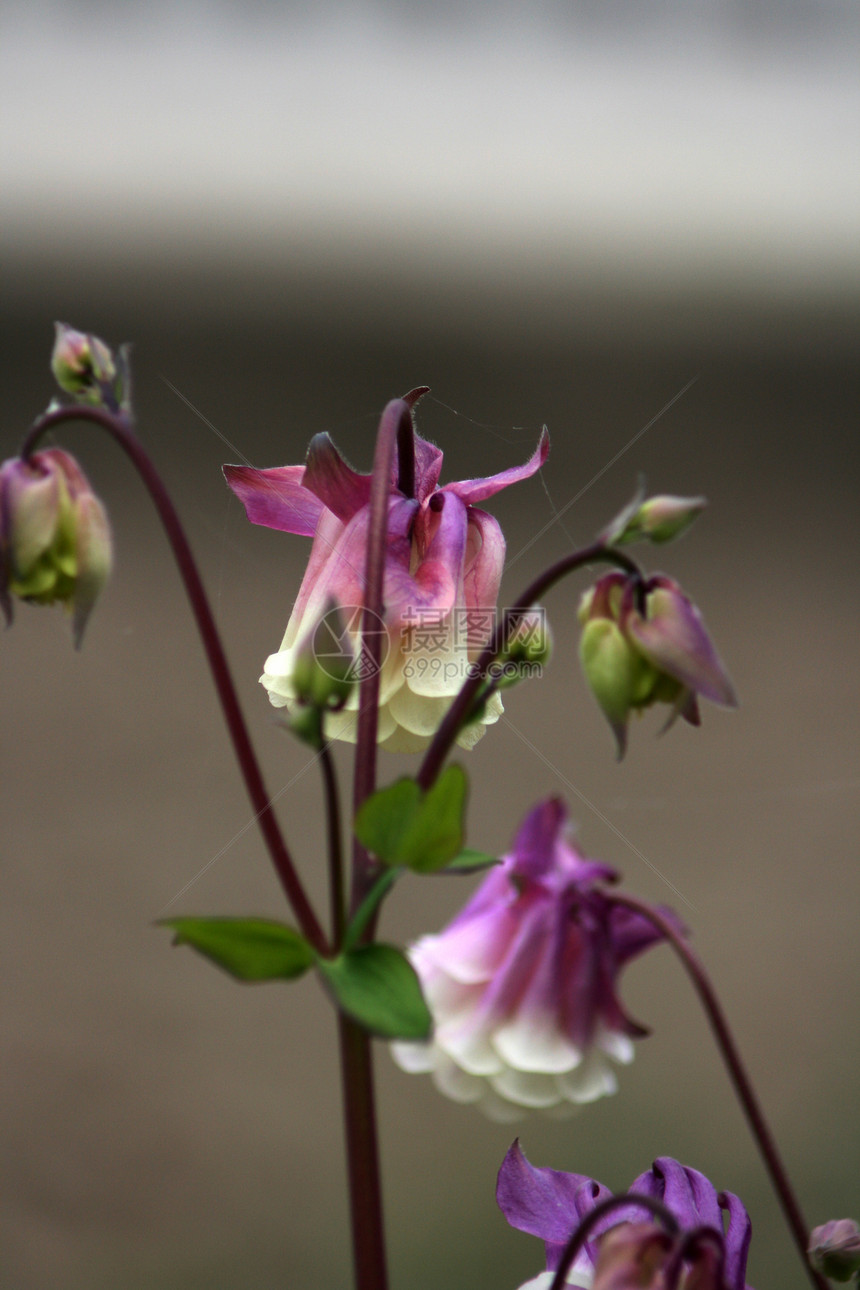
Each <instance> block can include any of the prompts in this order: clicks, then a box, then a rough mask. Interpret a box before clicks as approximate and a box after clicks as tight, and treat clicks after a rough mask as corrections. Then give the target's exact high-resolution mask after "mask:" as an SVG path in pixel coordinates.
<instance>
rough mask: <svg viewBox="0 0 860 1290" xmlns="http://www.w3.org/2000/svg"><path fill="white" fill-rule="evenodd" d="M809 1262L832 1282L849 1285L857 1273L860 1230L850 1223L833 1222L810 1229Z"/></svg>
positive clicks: (839, 1219) (850, 1219)
mask: <svg viewBox="0 0 860 1290" xmlns="http://www.w3.org/2000/svg"><path fill="white" fill-rule="evenodd" d="M809 1262H810V1263H811V1264H812V1266H813V1267H814V1268H815V1270H816V1272H821V1273H822V1274H823V1275H824V1276H825V1277H830V1278H831V1279H832V1280H833V1281H850V1280H851V1278H852V1277H853V1276H854V1275H855V1274H856V1273H858V1272H860V1227H858V1225H857V1223H855V1221H854V1219H853V1218H838V1219H833V1220H832V1221H831V1222H829V1223H823V1224H822V1226H821V1227H816V1228H813V1231H812V1235H811V1236H810V1238H809Z"/></svg>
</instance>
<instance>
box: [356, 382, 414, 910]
mask: <svg viewBox="0 0 860 1290" xmlns="http://www.w3.org/2000/svg"><path fill="white" fill-rule="evenodd" d="M407 434H408V435H410V436H411V435H412V434H413V429H412V413H411V411H410V407H409V404H408V403H407V402H406V401H405V400H404V399H392V400H391V402H390V403H389V404H387V406H386V408H385V410H384V412H383V413H382V418H381V420H380V422H379V431H378V433H377V436H376V451H375V453H374V457H373V480H372V483H371V486H370V527H369V530H368V535H367V556H366V560H365V566H364V614H363V617H362V627H361V664H362V670H363V672H364V679H363V681H362V682H361V690H360V692H359V707H358V736H357V745H356V752H355V778H354V781H353V813H354V814H355V813H356V812H357V811H358V808H359V807H360V806H361V804H362V802H363V801H364V799H365V798H366V797H369V796H370V794H371V793H373V792H374V791H375V789H376V734H377V729H378V724H379V673H380V671H381V667H382V650H383V645H384V642H385V635H386V631H385V625H384V614H385V606H384V605H383V602H382V583H383V575H384V573H385V552H386V548H387V538H388V500H389V497H390V496H391V471H392V466H393V464H394V448H395V444H396V443H397V441H398V439H402V438H403V436H404V435H407ZM403 456H404V450H403V447H402V446H401V457H403ZM376 874H377V866H376V865H375V864H374V862H373V861H372V860H371V858H370V856H368V854H367V852H366V851H365V849H364V847H363V846H362V845H361V843H360V842H359V841H358V840H357V839H356V841H355V843H354V846H353V853H352V897H351V902H352V903H351V908H352V912H353V913H355V911H356V909H357V908H358V906H359V905H360V904H361V902H362V900H363V899H364V897H365V896H366V895H367V893H368V891H369V890H370V888H371V887H372V886H373V883H374V881H375V879H376Z"/></svg>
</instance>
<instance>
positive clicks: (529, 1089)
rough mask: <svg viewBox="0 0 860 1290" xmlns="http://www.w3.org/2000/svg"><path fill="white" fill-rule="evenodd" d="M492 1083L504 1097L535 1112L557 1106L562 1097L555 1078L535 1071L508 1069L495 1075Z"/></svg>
mask: <svg viewBox="0 0 860 1290" xmlns="http://www.w3.org/2000/svg"><path fill="white" fill-rule="evenodd" d="M490 1083H491V1084H492V1086H493V1088H494V1089H495V1090H496V1092H497V1093H499V1094H500V1095H501V1096H502V1097H506V1098H508V1099H509V1100H510V1101H511V1102H516V1103H517V1104H518V1105H519V1106H528V1107H533V1108H534V1109H535V1110H540V1109H543V1108H545V1107H548V1106H555V1105H556V1103H557V1102H560V1101H561V1097H562V1095H561V1092H560V1090H559V1087H558V1084H557V1083H556V1080H555V1077H554V1076H552V1075H542V1074H539V1073H537V1072H535V1071H515V1070H511V1068H510V1067H508V1068H507V1069H506V1070H503V1071H502V1072H501V1074H500V1075H493V1076H492V1077H491V1079H490Z"/></svg>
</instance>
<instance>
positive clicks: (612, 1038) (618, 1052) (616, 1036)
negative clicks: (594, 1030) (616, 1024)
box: [594, 1030, 635, 1066]
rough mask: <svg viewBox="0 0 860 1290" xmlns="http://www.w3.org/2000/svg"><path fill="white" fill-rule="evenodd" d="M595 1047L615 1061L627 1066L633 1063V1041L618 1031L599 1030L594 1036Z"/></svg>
mask: <svg viewBox="0 0 860 1290" xmlns="http://www.w3.org/2000/svg"><path fill="white" fill-rule="evenodd" d="M594 1043H595V1047H597V1048H601V1049H602V1050H603V1052H605V1053H608V1054H609V1056H610V1057H612V1058H614V1060H615V1061H617V1062H621V1063H622V1065H624V1066H629V1065H630V1063H631V1062H632V1061H633V1054H634V1051H635V1050H634V1047H633V1040H632V1039H631V1038H630V1036H629V1035H622V1034H621V1032H620V1031H618V1030H601V1031H599V1032H598V1034H597V1035H595V1038H594Z"/></svg>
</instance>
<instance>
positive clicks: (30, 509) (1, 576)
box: [0, 448, 112, 646]
mask: <svg viewBox="0 0 860 1290" xmlns="http://www.w3.org/2000/svg"><path fill="white" fill-rule="evenodd" d="M111 559H112V549H111V536H110V526H109V524H108V519H107V515H106V513H105V509H104V507H103V506H102V504H101V502H100V501H99V499H98V498H97V497H96V495H95V493H94V492H93V490H92V487H91V486H90V482H89V480H88V479H87V477H86V475H85V474H84V472H83V471H82V470H81V468H80V466H79V465H78V463H77V462H76V461H75V459H74V457H72V456H70V454H69V453H67V452H63V450H62V449H61V448H49V449H47V450H45V451H44V452H35V453H33V455H32V456H31V457H29V458H28V459H27V460H26V461H25V460H22V459H21V458H14V459H11V460H9V461H6V462H4V463H3V465H2V466H0V594H2V601H3V609H4V611H5V613H6V617H7V620H8V621H11V617H12V604H11V597H12V596H17V597H18V598H19V599H20V600H26V601H29V602H31V603H33V604H38V605H50V604H54V603H55V602H57V601H59V602H60V603H61V604H64V605H65V606H66V607H67V608H68V609H69V610H70V611H71V613H72V630H73V635H74V641H75V645H76V646H79V645H80V643H81V639H82V637H83V633H84V628H85V626H86V622H87V619H88V617H89V615H90V612H91V610H92V607H93V605H94V604H95V601H96V599H97V597H98V595H99V592H100V591H101V589H102V587H103V586H104V584H105V582H106V580H107V577H108V574H109V572H110V567H111Z"/></svg>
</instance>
